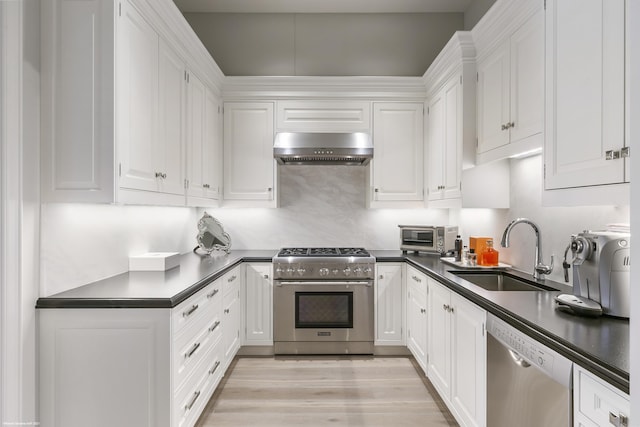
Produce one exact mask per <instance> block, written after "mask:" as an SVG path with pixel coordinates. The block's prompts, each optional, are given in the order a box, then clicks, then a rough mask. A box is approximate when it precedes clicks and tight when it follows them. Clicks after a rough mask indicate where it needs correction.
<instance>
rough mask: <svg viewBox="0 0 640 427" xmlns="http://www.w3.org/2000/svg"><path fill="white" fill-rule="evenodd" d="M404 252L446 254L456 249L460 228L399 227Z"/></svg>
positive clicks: (449, 226) (446, 226) (401, 246)
mask: <svg viewBox="0 0 640 427" xmlns="http://www.w3.org/2000/svg"><path fill="white" fill-rule="evenodd" d="M398 227H400V249H401V250H402V252H405V253H406V252H407V251H414V252H430V253H439V254H441V255H442V254H445V253H447V252H449V251H453V250H454V249H455V241H456V236H457V235H458V227H457V226H455V225H444V226H427V225H399V226H398Z"/></svg>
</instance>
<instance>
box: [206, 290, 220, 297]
mask: <svg viewBox="0 0 640 427" xmlns="http://www.w3.org/2000/svg"><path fill="white" fill-rule="evenodd" d="M218 292H220V290H219V289H214V290H213V291H211V292H209V293H208V294H207V298H209V299H211V298H213V297H214V296H216V294H217V293H218Z"/></svg>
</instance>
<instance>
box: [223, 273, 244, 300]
mask: <svg viewBox="0 0 640 427" xmlns="http://www.w3.org/2000/svg"><path fill="white" fill-rule="evenodd" d="M240 273H241V271H240V267H236V268H234V269H233V270H231V271H230V272H228V273H227V274H225V275H224V276H222V277H221V278H220V282H221V284H222V288H223V289H224V301H227V298H228V297H227V296H228V295H229V294H231V293H232V292H237V291H238V290H239V289H240V286H239V285H240V281H241V280H240V279H241V276H240ZM225 305H226V303H225Z"/></svg>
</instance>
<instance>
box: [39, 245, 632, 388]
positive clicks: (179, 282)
mask: <svg viewBox="0 0 640 427" xmlns="http://www.w3.org/2000/svg"><path fill="white" fill-rule="evenodd" d="M276 252H277V250H275V249H274V250H263V251H232V252H231V253H229V254H219V255H214V256H213V257H202V256H199V255H196V254H194V253H187V254H184V255H182V256H181V259H180V266H179V267H176V268H173V269H171V270H168V271H166V272H128V273H122V274H119V275H117V276H113V277H109V278H107V279H104V280H100V281H97V282H94V283H90V284H88V285H85V286H81V287H79V288H76V289H72V290H69V291H66V292H61V293H59V294H55V295H51V296H48V297H43V298H39V299H38V301H37V304H36V308H40V309H46V308H172V307H175V306H176V305H178V304H180V303H181V302H182V301H184V300H186V299H187V298H189V297H190V296H191V295H193V294H194V293H196V292H197V291H199V290H200V289H202V288H204V287H205V286H206V285H208V284H209V283H211V282H212V281H214V280H215V279H217V278H218V277H220V276H222V275H223V274H225V273H226V272H227V271H229V270H230V269H231V268H233V267H235V266H237V265H239V264H240V263H242V262H271V259H272V258H273V256H274V255H275V254H276ZM371 253H372V255H373V256H374V257H376V260H377V261H378V262H407V263H408V264H409V265H412V266H414V267H416V268H418V269H419V270H421V271H423V272H424V273H425V274H427V275H429V276H431V277H432V278H434V279H436V280H438V281H439V282H440V283H442V284H444V285H445V286H447V287H449V288H450V289H451V290H452V291H454V292H457V293H459V294H461V295H462V296H464V297H466V298H468V299H469V300H471V301H473V302H474V303H475V304H477V305H478V306H480V307H482V308H484V309H485V310H487V311H488V312H490V313H492V314H494V315H495V316H498V317H500V318H501V319H503V320H504V321H506V322H507V323H509V324H511V325H512V326H514V327H515V328H517V329H519V330H521V331H522V332H524V333H525V334H527V335H528V336H530V337H532V338H534V339H536V340H537V341H539V342H541V343H543V344H545V345H547V346H548V347H550V348H552V349H554V350H555V351H557V352H558V353H560V354H562V355H564V356H565V357H567V358H569V359H570V360H572V361H574V362H576V363H579V364H580V365H581V366H583V367H585V368H586V369H588V370H589V371H591V372H593V373H594V374H596V375H598V376H600V377H601V378H603V379H605V380H606V381H607V382H609V383H611V384H613V385H615V386H616V387H618V388H619V389H621V390H622V391H624V392H626V393H628V392H629V322H628V321H627V320H621V319H614V318H610V317H600V318H584V317H577V316H572V315H570V314H567V313H564V312H560V311H558V310H556V309H555V302H554V299H553V298H554V297H555V295H557V294H558V293H560V292H559V291H542V292H491V291H486V290H484V289H482V288H480V287H478V286H475V285H473V284H471V283H469V282H467V281H465V280H463V279H461V278H459V277H458V276H455V275H453V274H451V273H449V271H450V270H455V269H456V268H455V267H452V266H450V265H448V264H445V263H442V262H441V261H440V258H439V257H438V256H435V255H424V254H420V255H418V254H403V253H402V252H401V251H371ZM514 273H515V274H519V275H522V276H523V277H525V278H528V279H529V280H531V276H530V275H526V274H524V273H519V272H514ZM541 283H543V284H545V285H546V286H548V287H551V288H554V289H560V290H562V291H564V292H571V289H570V288H569V287H567V286H566V285H564V284H562V283H558V282H552V281H549V280H546V281H543V282H541Z"/></svg>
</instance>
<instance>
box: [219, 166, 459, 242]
mask: <svg viewBox="0 0 640 427" xmlns="http://www.w3.org/2000/svg"><path fill="white" fill-rule="evenodd" d="M368 170H369V169H368V168H366V167H356V166H280V167H279V168H278V173H279V178H280V182H279V186H278V191H279V193H280V208H279V209H261V210H257V209H251V210H242V209H216V210H208V212H209V213H210V214H211V215H213V216H214V217H216V218H218V219H219V220H220V221H221V222H222V224H223V226H224V227H225V229H226V230H227V231H228V232H229V234H230V235H231V238H232V244H233V245H232V247H233V248H235V249H277V248H279V247H289V246H363V247H366V248H368V249H399V248H400V243H399V236H400V232H399V229H398V224H446V223H447V221H448V216H447V211H446V210H443V209H416V210H413V209H379V210H378V209H366V208H365V194H366V183H365V181H366V180H365V178H366V173H368Z"/></svg>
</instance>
